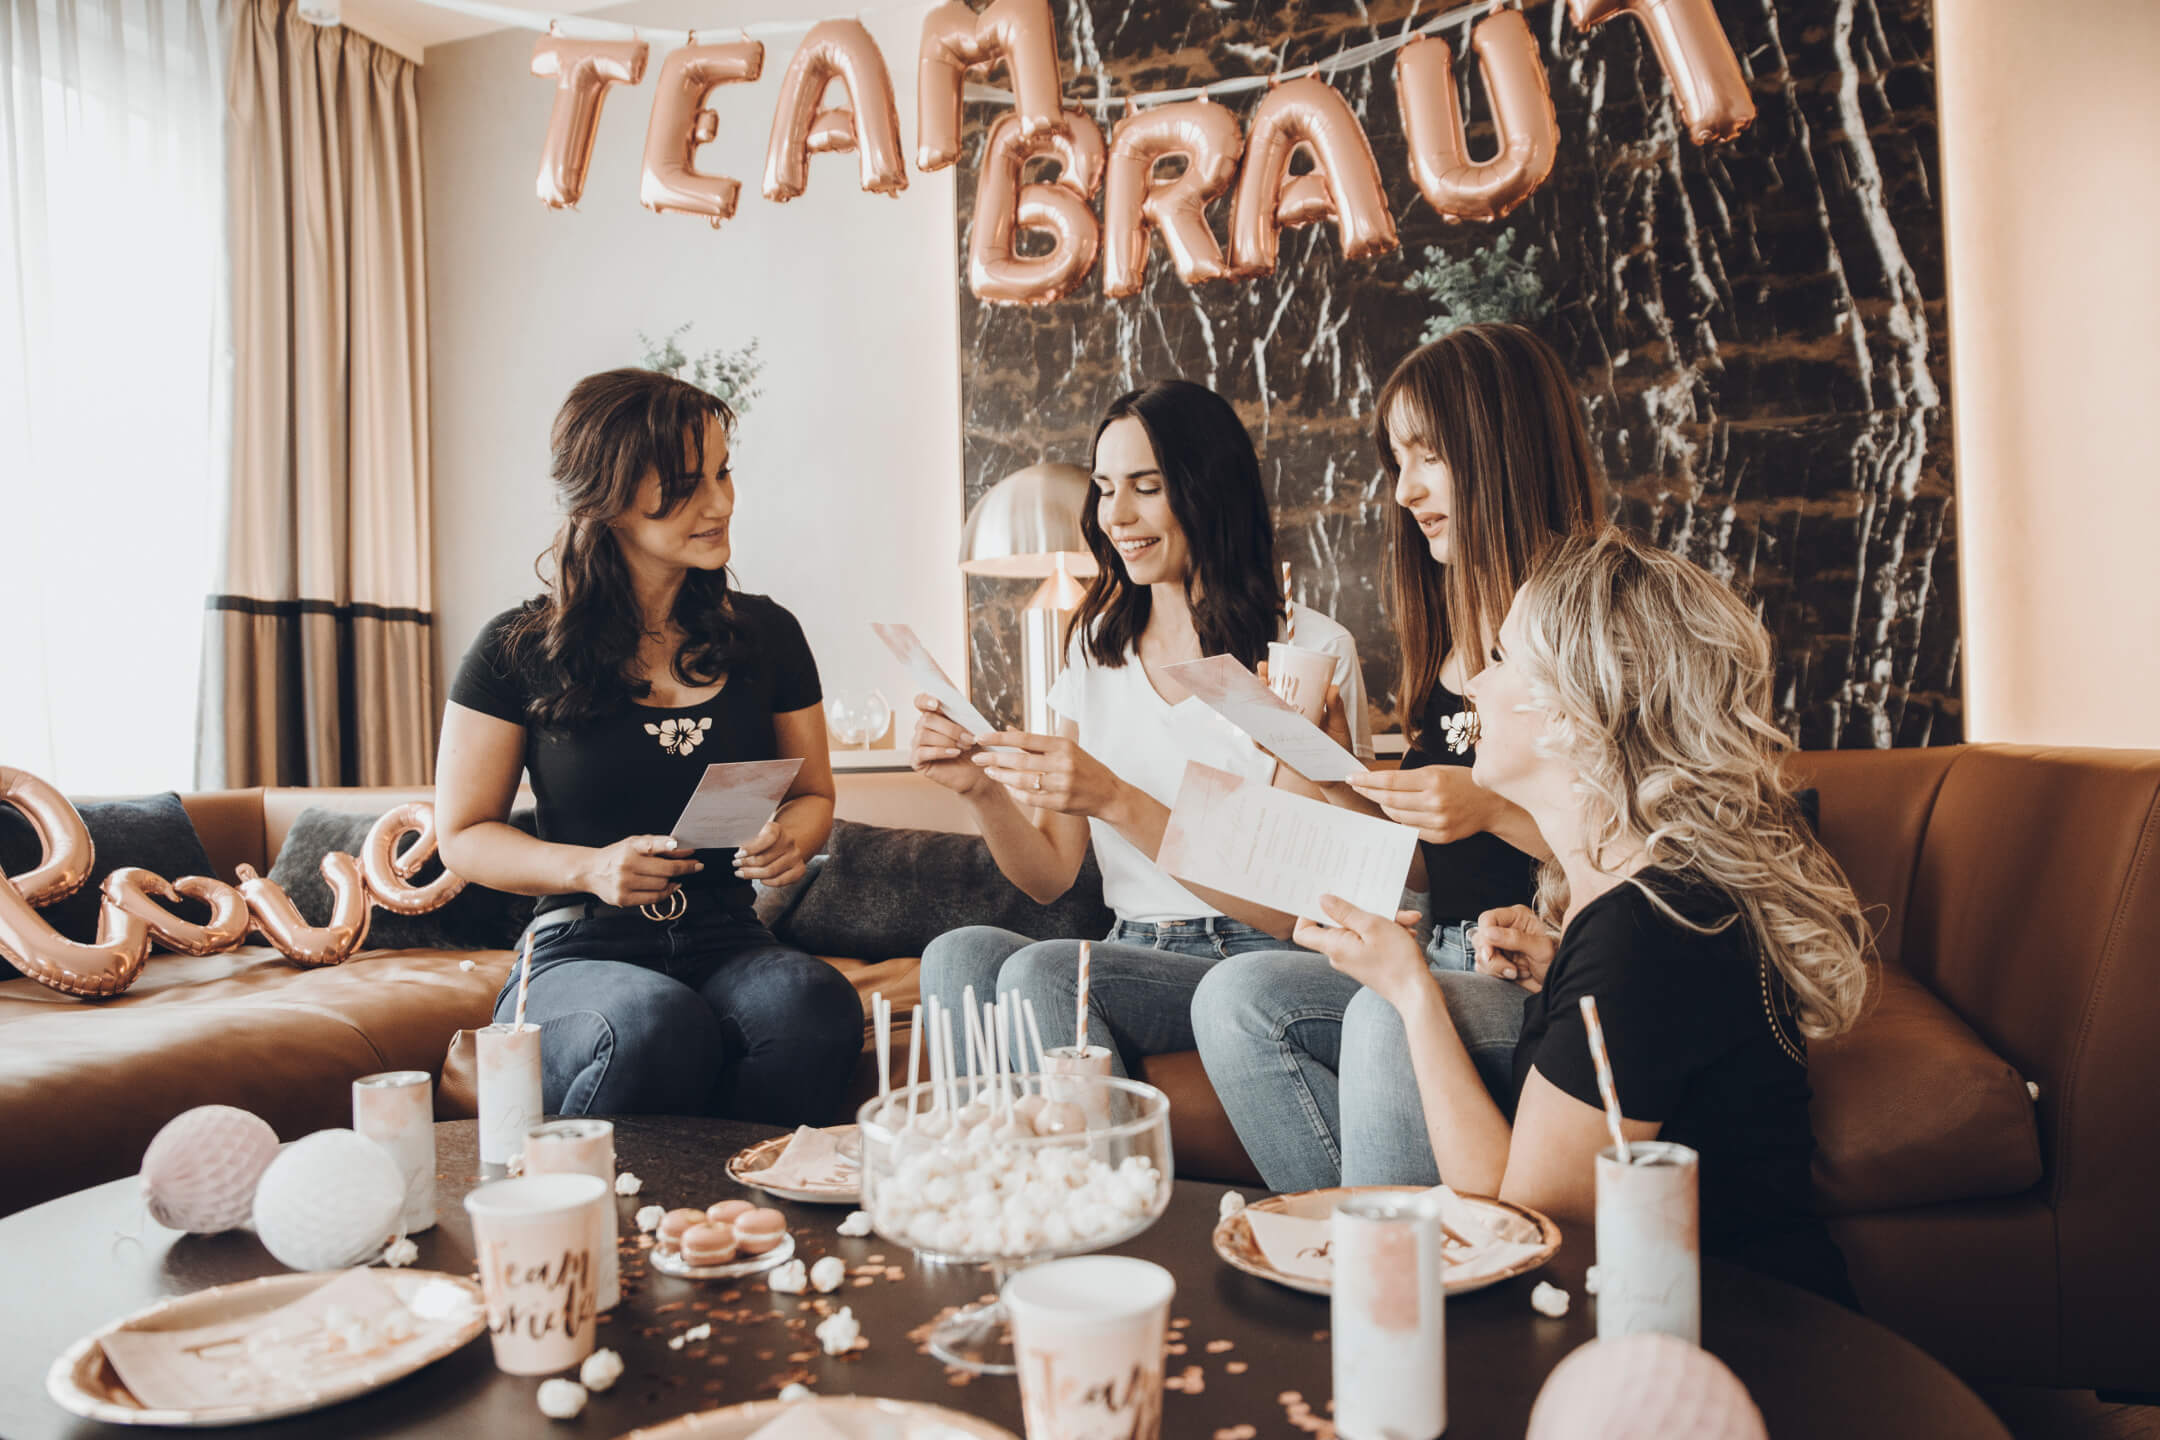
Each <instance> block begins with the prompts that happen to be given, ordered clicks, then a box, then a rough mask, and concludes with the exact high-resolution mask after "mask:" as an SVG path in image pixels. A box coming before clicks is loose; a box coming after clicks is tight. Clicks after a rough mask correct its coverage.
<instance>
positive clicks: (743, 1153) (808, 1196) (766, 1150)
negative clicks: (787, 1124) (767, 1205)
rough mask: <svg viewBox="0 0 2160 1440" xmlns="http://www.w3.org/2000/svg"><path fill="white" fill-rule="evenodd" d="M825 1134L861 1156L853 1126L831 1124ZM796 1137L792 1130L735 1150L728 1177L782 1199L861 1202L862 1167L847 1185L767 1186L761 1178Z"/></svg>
mask: <svg viewBox="0 0 2160 1440" xmlns="http://www.w3.org/2000/svg"><path fill="white" fill-rule="evenodd" d="M825 1133H826V1134H828V1135H830V1136H832V1137H833V1139H834V1140H836V1141H838V1142H839V1143H840V1147H841V1148H842V1149H850V1148H852V1149H854V1150H855V1152H856V1154H857V1155H858V1156H859V1155H860V1154H861V1153H862V1140H861V1137H859V1136H858V1135H857V1134H856V1127H854V1126H853V1125H828V1126H826V1127H825ZM794 1138H795V1137H794V1135H793V1134H792V1133H790V1134H787V1135H775V1136H773V1138H772V1139H770V1140H760V1141H759V1142H758V1143H757V1144H755V1145H751V1146H749V1147H747V1148H745V1149H742V1150H738V1151H736V1152H735V1155H734V1158H733V1159H731V1160H729V1161H728V1162H727V1173H728V1179H730V1180H733V1181H734V1182H735V1183H736V1184H738V1185H744V1186H748V1187H749V1188H750V1189H752V1190H762V1191H764V1192H765V1193H766V1194H768V1195H777V1196H779V1197H780V1198H781V1199H783V1200H794V1201H796V1202H798V1203H800V1204H804V1205H860V1204H861V1203H862V1178H861V1177H862V1172H861V1170H859V1169H858V1170H857V1171H856V1172H855V1174H856V1178H855V1179H853V1180H850V1181H848V1182H847V1183H845V1184H833V1185H792V1186H791V1185H767V1184H765V1183H764V1182H763V1181H762V1180H760V1179H759V1178H758V1177H759V1176H760V1175H761V1174H763V1173H764V1172H765V1171H767V1170H770V1169H771V1168H772V1167H773V1166H774V1164H776V1163H777V1162H778V1161H779V1159H780V1153H781V1152H782V1151H783V1150H785V1149H787V1147H788V1141H790V1140H792V1139H794Z"/></svg>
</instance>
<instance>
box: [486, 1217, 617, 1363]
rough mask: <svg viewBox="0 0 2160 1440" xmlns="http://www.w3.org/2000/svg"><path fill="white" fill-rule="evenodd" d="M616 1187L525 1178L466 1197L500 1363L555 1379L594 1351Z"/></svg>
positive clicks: (491, 1327) (489, 1325) (491, 1329)
mask: <svg viewBox="0 0 2160 1440" xmlns="http://www.w3.org/2000/svg"><path fill="white" fill-rule="evenodd" d="M610 1194H611V1191H610V1187H609V1185H608V1183H607V1182H606V1181H605V1180H602V1179H601V1178H600V1177H598V1176H597V1175H527V1176H524V1177H523V1178H521V1179H516V1180H498V1181H496V1182H494V1183H493V1184H491V1185H482V1186H480V1187H479V1188H478V1189H476V1190H474V1191H473V1192H472V1193H471V1194H469V1195H467V1196H466V1197H465V1213H466V1214H467V1215H469V1216H471V1217H472V1227H473V1253H474V1255H475V1257H476V1259H477V1261H478V1264H479V1267H480V1290H481V1293H482V1294H483V1295H485V1296H486V1298H487V1315H488V1332H489V1334H490V1335H492V1336H493V1338H494V1343H495V1365H496V1368H498V1369H500V1370H501V1371H502V1372H503V1373H504V1374H506V1375H552V1374H554V1373H555V1372H557V1371H560V1370H567V1369H569V1368H570V1367H571V1366H573V1365H576V1364H578V1363H579V1362H581V1361H583V1360H584V1358H585V1357H586V1356H587V1355H590V1354H592V1349H593V1326H594V1315H595V1312H596V1302H597V1300H598V1298H599V1284H600V1261H599V1257H598V1256H597V1255H595V1253H594V1250H595V1247H596V1244H597V1242H598V1239H599V1236H600V1233H601V1219H600V1213H599V1212H600V1210H601V1208H602V1207H603V1206H605V1205H606V1204H608V1203H609V1198H608V1197H609V1196H610Z"/></svg>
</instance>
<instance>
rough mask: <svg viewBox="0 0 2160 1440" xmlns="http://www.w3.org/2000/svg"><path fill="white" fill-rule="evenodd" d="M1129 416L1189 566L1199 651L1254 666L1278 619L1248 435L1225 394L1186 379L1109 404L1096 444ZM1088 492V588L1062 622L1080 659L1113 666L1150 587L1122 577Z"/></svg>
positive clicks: (1270, 537)
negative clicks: (1158, 474)
mask: <svg viewBox="0 0 2160 1440" xmlns="http://www.w3.org/2000/svg"><path fill="white" fill-rule="evenodd" d="M1128 417H1129V418H1131V419H1134V420H1138V421H1139V422H1140V428H1141V429H1143V430H1145V431H1147V436H1148V444H1149V445H1150V446H1152V447H1153V448H1154V451H1155V464H1156V466H1157V467H1158V468H1160V469H1161V471H1162V477H1163V494H1164V496H1165V498H1167V499H1168V500H1169V502H1170V513H1171V515H1173V516H1174V517H1176V519H1177V523H1178V529H1180V530H1182V531H1184V532H1185V548H1186V551H1187V553H1188V554H1190V555H1191V556H1192V568H1191V569H1190V571H1188V572H1187V574H1186V576H1185V599H1186V602H1187V603H1188V604H1190V605H1191V606H1192V618H1193V630H1194V631H1195V632H1196V633H1197V634H1198V635H1199V638H1200V653H1201V654H1203V655H1234V656H1236V657H1237V660H1238V663H1239V664H1241V665H1243V666H1244V667H1245V668H1246V669H1248V670H1250V669H1251V668H1253V667H1254V666H1255V665H1257V664H1259V663H1260V661H1261V660H1263V659H1265V658H1266V656H1267V647H1268V641H1270V640H1272V639H1274V638H1275V631H1276V628H1277V627H1278V625H1279V624H1280V623H1281V621H1282V617H1283V613H1284V607H1283V598H1282V592H1281V591H1280V590H1278V589H1276V588H1275V519H1274V517H1273V516H1272V515H1270V514H1269V513H1268V503H1267V487H1266V486H1265V485H1264V484H1263V483H1262V481H1261V479H1260V457H1259V455H1258V454H1256V453H1255V452H1254V450H1253V443H1252V436H1251V434H1249V433H1248V432H1247V431H1246V429H1245V422H1244V421H1242V420H1240V419H1238V416H1237V411H1236V410H1234V409H1232V408H1231V405H1230V402H1229V401H1228V400H1225V399H1224V398H1223V397H1222V396H1220V395H1218V394H1216V393H1215V392H1214V391H1213V390H1210V389H1208V388H1207V386H1205V385H1196V384H1194V383H1193V382H1192V381H1190V380H1157V381H1155V382H1153V383H1152V384H1149V385H1145V386H1142V387H1141V388H1140V389H1138V390H1133V391H1129V392H1127V393H1126V394H1123V395H1120V396H1118V398H1117V399H1115V400H1113V401H1111V402H1110V408H1109V409H1107V410H1105V411H1104V412H1103V417H1102V419H1101V420H1100V421H1099V422H1098V423H1097V424H1096V426H1095V441H1094V443H1092V444H1090V445H1089V447H1088V453H1089V455H1090V457H1092V456H1093V454H1094V445H1095V444H1099V443H1101V441H1102V433H1103V431H1105V430H1107V429H1109V428H1110V426H1111V425H1112V424H1113V423H1115V422H1116V421H1119V420H1123V419H1127V418H1128ZM1096 498H1097V497H1095V496H1092V495H1091V496H1089V497H1088V502H1087V504H1086V505H1084V506H1082V507H1081V510H1080V533H1081V534H1082V535H1083V536H1085V537H1086V539H1087V546H1088V549H1089V550H1090V551H1091V552H1093V554H1094V556H1095V578H1094V579H1093V580H1091V581H1089V582H1088V589H1087V597H1086V598H1085V599H1083V600H1082V601H1081V602H1080V608H1079V609H1078V610H1075V611H1074V612H1073V617H1072V619H1071V620H1070V621H1068V622H1067V623H1066V627H1065V643H1066V644H1067V645H1068V646H1069V645H1070V644H1071V643H1072V636H1073V635H1074V634H1075V633H1077V634H1079V635H1080V636H1082V637H1083V639H1082V643H1083V644H1084V645H1085V646H1086V647H1087V653H1088V657H1089V658H1090V659H1092V660H1093V661H1094V662H1095V663H1096V664H1098V665H1101V666H1103V667H1105V668H1107V669H1111V670H1115V669H1117V668H1118V667H1119V666H1121V665H1123V664H1124V663H1125V661H1126V659H1127V658H1128V657H1129V656H1131V655H1132V654H1133V653H1135V652H1136V651H1137V650H1138V648H1139V645H1140V636H1141V633H1142V632H1143V631H1145V630H1146V629H1147V622H1148V611H1149V608H1150V606H1151V604H1152V599H1153V597H1152V592H1150V591H1149V589H1148V587H1147V586H1145V585H1135V584H1133V583H1132V581H1130V580H1129V579H1127V578H1126V576H1125V566H1124V563H1123V562H1122V561H1121V560H1119V559H1118V553H1117V547H1116V546H1115V545H1113V544H1111V543H1110V537H1109V535H1107V534H1106V533H1104V531H1103V527H1102V519H1101V517H1100V516H1099V515H1098V514H1097V513H1096V510H1097V506H1096Z"/></svg>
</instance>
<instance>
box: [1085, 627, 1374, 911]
mask: <svg viewBox="0 0 2160 1440" xmlns="http://www.w3.org/2000/svg"><path fill="white" fill-rule="evenodd" d="M1291 613H1292V614H1293V615H1294V616H1295V617H1296V621H1297V640H1298V644H1299V645H1301V646H1306V647H1309V648H1311V649H1315V650H1325V651H1327V652H1329V653H1330V654H1332V655H1334V656H1335V657H1336V662H1335V683H1336V684H1337V685H1338V686H1340V687H1341V688H1342V694H1343V701H1344V704H1345V705H1346V707H1347V708H1348V709H1349V713H1350V716H1351V723H1352V726H1353V727H1354V728H1353V730H1352V739H1353V741H1354V748H1355V749H1356V751H1357V753H1358V754H1359V756H1360V757H1362V758H1366V759H1370V758H1371V756H1372V737H1371V733H1370V726H1369V725H1368V724H1367V723H1366V721H1365V682H1364V678H1363V676H1362V675H1360V674H1359V670H1358V662H1357V641H1356V640H1355V639H1353V638H1352V637H1351V634H1350V632H1349V631H1348V630H1345V629H1344V628H1343V627H1342V626H1340V625H1338V624H1336V623H1335V622H1334V621H1333V620H1331V619H1329V618H1328V617H1327V616H1325V615H1323V614H1321V613H1320V612H1319V611H1317V610H1309V609H1307V608H1306V607H1304V606H1303V605H1298V604H1295V603H1293V604H1292V607H1291ZM1049 700H1050V708H1051V709H1052V710H1055V711H1056V712H1057V713H1058V714H1059V715H1060V716H1061V717H1062V718H1064V719H1067V720H1070V721H1072V722H1073V724H1074V725H1075V726H1076V727H1078V729H1079V732H1080V733H1079V742H1080V747H1081V748H1082V749H1083V750H1086V751H1087V752H1088V753H1089V754H1090V755H1092V756H1094V757H1095V758H1096V759H1097V760H1100V761H1101V762H1102V763H1103V764H1105V765H1107V766H1109V767H1110V769H1111V770H1112V771H1114V772H1115V773H1116V774H1117V776H1118V778H1119V779H1121V780H1123V781H1124V782H1125V783H1126V784H1128V785H1131V786H1133V787H1135V788H1136V789H1138V790H1140V791H1142V792H1143V793H1145V794H1147V795H1150V796H1152V797H1153V798H1155V799H1156V800H1158V801H1160V802H1162V803H1163V804H1164V805H1175V804H1176V803H1177V792H1178V786H1179V784H1180V783H1181V782H1182V781H1183V780H1184V778H1185V765H1186V762H1187V761H1190V760H1197V761H1199V762H1200V763H1201V764H1203V765H1212V766H1214V767H1215V768H1216V769H1218V770H1228V771H1230V772H1231V773H1233V774H1237V775H1243V776H1246V777H1247V778H1249V779H1252V780H1257V781H1260V782H1262V783H1266V782H1267V781H1268V780H1270V779H1272V778H1273V776H1274V773H1275V761H1274V760H1273V758H1272V757H1270V756H1268V755H1267V754H1265V753H1264V752H1262V751H1261V750H1260V749H1259V747H1258V746H1256V745H1254V744H1253V743H1252V741H1251V739H1249V738H1248V737H1247V736H1246V734H1245V732H1244V731H1242V730H1240V729H1238V727H1237V726H1235V725H1233V724H1231V723H1230V722H1229V721H1228V720H1225V719H1223V717H1222V716H1220V715H1218V714H1216V713H1215V712H1214V711H1213V710H1210V709H1208V707H1207V706H1205V705H1203V704H1201V703H1200V702H1199V701H1198V700H1195V699H1192V698H1190V697H1187V698H1186V699H1185V700H1184V701H1182V702H1180V703H1179V704H1177V705H1174V706H1173V705H1171V704H1169V703H1168V702H1167V701H1165V700H1164V699H1163V698H1162V696H1161V695H1160V694H1159V693H1158V692H1157V691H1156V689H1155V685H1154V682H1153V681H1151V680H1149V679H1148V674H1147V667H1146V666H1145V665H1143V664H1141V663H1140V659H1139V657H1138V656H1137V655H1135V656H1131V657H1129V658H1128V659H1127V660H1126V661H1125V663H1124V664H1123V665H1120V666H1118V667H1117V668H1116V669H1110V668H1107V667H1105V666H1101V665H1097V664H1096V663H1095V662H1094V661H1093V660H1091V659H1089V658H1088V656H1087V651H1086V650H1085V648H1084V647H1082V646H1081V645H1080V644H1079V642H1078V640H1077V639H1076V640H1075V641H1074V643H1073V645H1072V647H1071V649H1070V650H1069V652H1068V653H1067V655H1066V659H1065V669H1064V671H1063V673H1062V674H1060V675H1059V676H1058V678H1057V683H1056V684H1054V685H1052V686H1051V687H1050V696H1049ZM1088 833H1089V835H1090V837H1091V838H1092V839H1093V841H1094V844H1095V863H1096V865H1097V866H1099V867H1100V868H1101V870H1102V878H1103V903H1105V904H1106V905H1108V906H1109V907H1110V908H1111V909H1112V910H1114V911H1116V912H1117V915H1118V918H1119V919H1121V920H1138V921H1144V922H1148V923H1160V922H1162V921H1165V920H1192V919H1197V918H1198V917H1200V916H1203V915H1217V914H1220V913H1221V912H1220V911H1218V910H1216V909H1215V908H1214V907H1213V906H1210V905H1208V904H1206V903H1204V902H1203V901H1202V900H1201V899H1200V898H1199V897H1198V896H1197V895H1194V894H1193V893H1192V892H1191V891H1190V890H1187V889H1186V888H1185V887H1184V886H1183V885H1180V884H1179V883H1178V882H1177V881H1176V880H1173V879H1172V878H1171V877H1170V876H1169V875H1168V874H1166V873H1165V872H1164V871H1163V870H1162V869H1161V868H1160V867H1158V866H1157V865H1156V864H1155V862H1154V861H1153V860H1150V859H1149V858H1148V857H1147V856H1146V855H1145V854H1143V853H1142V852H1141V850H1140V849H1139V847H1138V846H1136V845H1134V844H1133V843H1132V842H1131V841H1130V840H1127V839H1126V838H1125V837H1124V836H1123V835H1120V834H1119V833H1118V832H1117V830H1116V828H1115V827H1113V826H1110V825H1106V824H1104V823H1103V822H1102V821H1100V820H1096V819H1093V818H1090V819H1089V821H1088Z"/></svg>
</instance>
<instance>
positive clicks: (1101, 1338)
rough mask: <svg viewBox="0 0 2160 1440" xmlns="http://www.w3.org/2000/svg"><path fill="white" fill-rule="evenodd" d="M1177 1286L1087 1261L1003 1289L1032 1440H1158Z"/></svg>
mask: <svg viewBox="0 0 2160 1440" xmlns="http://www.w3.org/2000/svg"><path fill="white" fill-rule="evenodd" d="M1176 1294H1177V1282H1176V1281H1175V1280H1174V1279H1172V1278H1171V1275H1170V1272H1169V1271H1168V1270H1165V1269H1163V1268H1162V1266H1160V1265H1155V1264H1151V1263H1150V1262H1148V1261H1146V1260H1134V1259H1131V1258H1129V1257H1127V1256H1123V1255H1085V1256H1081V1257H1078V1258H1076V1259H1071V1260H1053V1261H1051V1262H1050V1263H1048V1264H1046V1265H1037V1266H1034V1267H1033V1268H1031V1269H1027V1270H1022V1271H1021V1272H1020V1273H1019V1274H1017V1275H1015V1276H1013V1277H1012V1279H1010V1280H1008V1281H1006V1282H1005V1292H1004V1295H1005V1308H1006V1310H1007V1312H1008V1313H1009V1314H1010V1315H1011V1316H1012V1331H1013V1361H1014V1363H1015V1364H1016V1365H1017V1366H1018V1367H1019V1371H1020V1410H1021V1414H1022V1416H1023V1417H1024V1419H1025V1422H1026V1425H1027V1433H1028V1434H1029V1435H1030V1436H1031V1437H1035V1440H1158V1437H1159V1436H1160V1435H1161V1434H1162V1398H1163V1340H1164V1335H1165V1333H1166V1332H1167V1330H1168V1328H1169V1324H1170V1301H1171V1298H1172V1297H1173V1296H1175V1295H1176Z"/></svg>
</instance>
